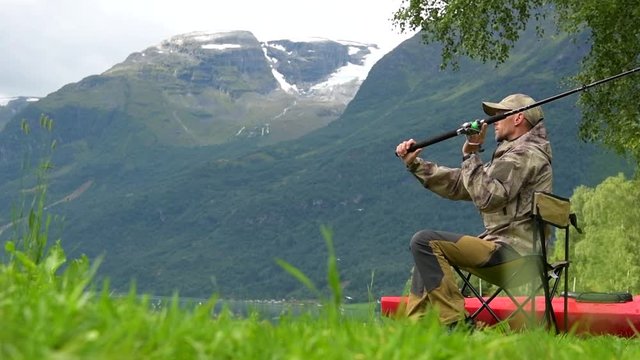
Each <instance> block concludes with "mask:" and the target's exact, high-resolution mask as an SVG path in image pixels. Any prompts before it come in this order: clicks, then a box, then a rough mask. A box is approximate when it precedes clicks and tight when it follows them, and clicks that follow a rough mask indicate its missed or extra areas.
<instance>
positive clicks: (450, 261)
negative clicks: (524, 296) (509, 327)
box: [407, 230, 520, 324]
mask: <svg viewBox="0 0 640 360" xmlns="http://www.w3.org/2000/svg"><path fill="white" fill-rule="evenodd" d="M410 247H411V254H412V255H413V259H414V262H415V266H414V269H413V276H412V280H411V294H410V297H409V304H408V305H407V315H409V316H411V317H419V316H421V315H422V314H423V313H424V311H425V310H426V309H427V307H428V306H433V307H436V308H437V309H438V312H439V315H440V321H441V322H442V323H443V324H449V323H452V322H455V321H458V320H461V319H463V318H464V317H465V316H466V312H465V309H464V297H463V296H462V294H461V293H460V290H459V289H458V284H457V282H456V280H455V276H454V273H453V270H452V269H451V265H455V266H457V267H459V268H479V267H483V266H492V265H497V264H500V263H503V262H505V261H509V260H511V259H514V258H516V257H518V256H520V255H519V254H518V253H517V252H516V251H515V250H513V249H512V248H511V247H510V246H508V245H506V244H502V243H496V242H493V241H487V240H483V239H481V238H478V237H475V236H469V235H462V234H456V233H451V232H446V231H433V230H422V231H419V232H417V233H416V234H415V235H414V236H413V237H412V238H411V244H410Z"/></svg>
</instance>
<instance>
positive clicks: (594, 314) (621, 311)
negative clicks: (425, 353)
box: [380, 294, 640, 337]
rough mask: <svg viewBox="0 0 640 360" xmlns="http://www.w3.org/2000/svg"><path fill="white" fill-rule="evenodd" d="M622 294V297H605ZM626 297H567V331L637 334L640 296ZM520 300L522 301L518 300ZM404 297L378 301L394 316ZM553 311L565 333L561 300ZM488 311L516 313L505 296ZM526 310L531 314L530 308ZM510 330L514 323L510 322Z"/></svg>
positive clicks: (539, 308) (473, 306)
mask: <svg viewBox="0 0 640 360" xmlns="http://www.w3.org/2000/svg"><path fill="white" fill-rule="evenodd" d="M607 295H621V294H607ZM624 295H626V296H609V297H605V296H570V297H569V298H568V299H567V300H568V307H567V310H568V311H567V313H568V317H567V329H569V330H571V331H573V332H574V333H576V334H593V335H602V334H610V335H616V336H623V337H634V336H637V335H640V295H636V296H635V297H632V296H631V295H629V294H624ZM519 300H520V301H521V300H522V298H520V299H519ZM406 301H407V298H406V297H401V296H383V297H382V298H381V304H380V305H381V312H382V314H383V315H385V316H389V315H392V314H394V313H395V312H396V311H397V309H398V306H399V305H400V304H401V303H402V302H406ZM552 303H553V310H554V312H555V314H556V319H557V321H558V327H559V329H560V331H567V329H565V326H564V321H563V319H564V318H563V309H564V298H563V297H555V298H553V301H552ZM481 306H482V303H481V302H480V301H479V300H478V299H476V298H467V299H466V300H465V307H466V309H467V311H468V312H469V313H470V314H472V313H474V312H475V311H476V310H477V309H479V308H480V307H481ZM490 306H491V309H492V310H493V311H494V312H495V313H496V315H498V316H499V317H500V318H506V317H507V316H508V315H509V314H511V313H512V312H513V311H514V310H515V305H514V304H513V302H512V301H511V299H509V298H508V297H496V298H495V299H493V301H491V303H490ZM525 309H527V310H528V311H531V307H530V306H525ZM535 310H536V313H537V315H538V316H539V317H542V316H543V311H544V297H542V296H538V297H536V303H535ZM476 320H477V321H481V322H484V323H486V324H489V325H492V324H495V323H496V320H495V319H494V318H493V317H492V316H491V314H489V312H487V310H486V309H483V310H482V311H481V312H480V313H479V314H478V316H477V317H476ZM510 325H511V326H512V328H513V327H516V328H517V327H518V325H517V324H514V323H510Z"/></svg>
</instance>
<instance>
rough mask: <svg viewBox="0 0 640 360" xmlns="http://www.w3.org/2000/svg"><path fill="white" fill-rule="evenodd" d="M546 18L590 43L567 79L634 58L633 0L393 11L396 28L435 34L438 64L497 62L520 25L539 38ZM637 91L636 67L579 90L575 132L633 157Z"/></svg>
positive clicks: (579, 80)
mask: <svg viewBox="0 0 640 360" xmlns="http://www.w3.org/2000/svg"><path fill="white" fill-rule="evenodd" d="M546 19H551V20H553V21H554V22H555V24H556V27H557V29H558V30H557V31H561V32H566V33H568V34H570V35H572V37H573V38H574V40H575V41H576V42H577V41H584V40H581V39H584V38H586V39H587V40H586V41H587V42H588V43H589V44H590V49H591V50H590V52H589V53H588V54H587V55H586V56H585V58H584V59H583V61H582V64H581V70H580V71H579V73H578V74H576V75H575V76H574V77H573V78H572V79H571V80H572V81H573V82H575V83H576V84H580V85H581V84H587V83H591V82H593V81H596V80H600V79H602V78H605V77H608V76H612V75H615V74H618V73H620V72H623V71H625V70H629V69H632V68H636V67H638V66H639V65H640V26H638V25H637V23H638V19H640V2H637V1H634V0H610V1H600V0H403V3H402V5H401V7H400V9H398V10H397V11H396V12H395V14H394V16H393V21H394V25H395V26H396V27H398V28H399V29H400V31H401V32H404V31H407V30H412V31H415V30H418V29H420V30H421V34H422V38H423V41H424V42H425V43H431V42H440V43H441V44H442V46H443V48H442V66H443V67H446V66H449V65H450V66H452V67H453V68H454V69H455V68H456V67H457V60H458V58H459V57H461V56H467V57H470V58H472V59H476V60H481V61H483V62H487V61H492V62H495V63H496V66H498V65H500V64H501V63H503V62H504V61H506V59H507V58H508V57H509V52H510V50H511V49H512V48H513V46H514V45H515V43H516V42H517V41H518V39H519V38H520V34H521V33H522V32H523V31H524V30H525V29H526V28H527V26H531V25H532V24H535V26H536V33H537V35H538V36H539V37H540V38H544V37H545V36H546V34H545V31H544V26H543V25H544V21H546ZM585 34H586V35H587V36H586V37H582V35H585ZM639 93H640V75H639V74H637V73H636V74H635V75H631V76H626V77H623V78H620V79H617V80H615V81H612V82H609V83H607V84H605V85H601V86H597V87H594V88H592V89H591V90H588V91H584V92H581V93H580V98H579V101H578V102H579V104H580V106H581V108H582V111H583V119H582V122H581V124H580V130H579V131H580V137H581V138H582V139H583V140H584V141H588V142H598V143H602V144H604V145H605V146H606V147H608V148H610V149H613V150H614V151H615V152H616V153H618V154H623V155H627V156H630V157H632V158H633V159H634V160H635V162H636V164H640V136H639V135H640V101H638V100H637V96H638V94H639Z"/></svg>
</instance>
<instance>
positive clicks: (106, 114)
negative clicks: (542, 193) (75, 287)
mask: <svg viewBox="0 0 640 360" xmlns="http://www.w3.org/2000/svg"><path fill="white" fill-rule="evenodd" d="M198 36H199V35H198ZM198 36H188V37H187V38H188V39H191V40H188V41H186V40H180V38H174V39H172V40H171V41H169V42H168V43H163V45H161V46H159V47H153V48H150V49H147V50H145V51H144V52H142V53H139V54H133V55H131V56H130V57H129V58H128V59H127V60H126V61H125V62H124V63H122V64H119V65H116V66H114V67H113V68H112V69H110V70H109V71H107V72H106V73H104V74H102V75H100V76H95V77H90V78H87V79H84V80H82V81H80V82H79V83H77V84H70V85H68V86H65V87H64V88H62V89H60V90H59V91H58V92H56V93H54V94H51V95H49V96H47V97H46V98H44V99H42V100H41V101H39V102H38V103H36V104H32V105H30V106H29V107H27V108H26V109H25V110H24V111H23V112H22V113H21V114H19V116H17V117H15V118H14V119H13V120H12V121H11V122H10V123H9V124H8V125H7V126H6V128H5V130H4V131H3V132H2V133H0V144H2V145H0V146H1V147H0V156H3V158H2V160H3V161H2V162H0V176H3V177H2V178H1V179H2V184H3V185H2V187H0V189H1V190H2V191H1V192H0V194H5V195H3V196H4V197H3V198H2V201H3V203H5V204H9V203H11V202H12V201H13V202H15V201H16V200H15V199H12V198H9V197H8V196H7V195H6V194H15V193H17V191H16V188H17V187H20V186H21V188H28V187H29V186H32V185H34V184H32V183H29V182H28V181H24V180H23V181H19V180H18V179H17V177H16V176H15V175H16V172H17V171H18V167H16V166H15V161H13V162H12V161H11V160H12V158H11V157H10V156H9V155H8V154H18V153H19V152H20V151H25V144H26V145H28V146H27V148H28V147H29V146H31V148H34V147H35V145H33V141H34V140H33V139H38V140H40V141H41V140H42V139H51V138H54V139H56V140H57V141H58V142H59V143H60V144H62V145H60V147H59V148H58V149H56V152H55V154H54V164H56V168H55V169H54V170H53V171H52V173H51V176H50V191H49V199H50V201H49V204H50V205H49V206H48V209H49V211H50V212H51V213H53V214H55V215H58V216H59V217H60V218H64V221H63V222H62V223H63V226H62V228H55V229H52V232H55V233H56V234H57V233H59V234H60V235H59V236H60V237H62V239H63V244H64V246H65V248H66V249H67V250H68V252H69V253H70V255H71V256H73V255H77V254H80V253H86V254H88V255H89V256H90V257H97V256H100V255H104V261H103V263H102V266H101V275H103V276H109V277H110V278H111V284H112V287H113V288H114V289H115V290H116V291H126V290H127V289H128V287H129V283H130V281H131V279H135V281H136V284H137V286H138V288H139V289H140V290H141V291H146V292H152V293H155V294H159V295H167V294H170V293H171V292H172V291H174V290H177V291H179V292H180V294H182V295H185V296H209V295H211V294H213V293H218V294H220V296H222V297H223V298H245V299H246V298H283V297H298V298H301V297H306V296H309V294H308V293H307V292H305V290H304V287H303V286H302V285H301V284H300V283H298V282H297V281H296V280H295V279H293V278H292V277H291V276H290V275H289V274H288V273H286V272H285V271H284V270H283V269H281V268H280V267H279V266H278V265H277V264H276V262H275V259H278V258H279V259H284V260H285V261H288V262H290V263H291V264H293V265H294V266H296V267H298V268H299V269H300V270H301V271H303V272H304V273H305V274H307V275H308V276H309V277H310V278H311V279H312V280H313V281H314V282H316V283H317V284H318V285H319V286H323V285H325V284H326V280H325V274H326V271H325V268H326V255H327V251H326V247H325V243H324V241H323V239H322V237H321V233H320V230H319V229H320V226H321V225H327V226H329V227H330V228H332V229H333V241H334V243H335V250H336V253H337V256H338V266H339V269H340V270H341V278H342V281H343V283H342V285H343V287H344V291H345V294H346V295H348V296H350V297H353V298H355V299H358V300H364V299H367V295H368V293H371V294H372V295H373V296H379V295H380V294H383V293H399V292H401V291H402V288H403V286H404V283H405V281H406V279H407V277H408V275H409V271H410V269H411V259H410V254H409V252H408V242H409V239H410V237H411V236H412V234H413V233H414V232H416V231H418V230H420V229H422V228H434V229H442V230H449V231H459V232H468V233H479V232H480V231H481V222H480V219H479V217H478V215H477V214H476V212H475V210H474V209H473V207H472V206H471V205H470V204H468V203H463V202H452V201H447V200H443V199H440V198H438V197H437V196H435V195H433V194H431V193H429V192H428V191H426V190H424V189H422V188H421V187H420V186H419V184H418V183H417V182H416V181H415V179H414V178H413V177H412V176H411V175H410V174H408V173H407V172H406V170H404V166H402V164H401V163H400V161H399V160H398V159H397V158H396V157H395V156H394V155H393V151H394V149H395V146H396V144H397V143H398V142H400V141H402V140H404V139H406V138H409V137H414V138H416V139H422V138H426V137H430V136H433V135H436V134H439V133H442V132H444V131H449V130H452V129H454V128H456V127H457V126H459V125H460V124H461V123H462V122H464V121H468V120H471V119H474V118H480V117H483V116H484V115H483V113H482V110H481V107H480V104H481V101H484V100H492V101H499V100H500V99H501V98H503V97H504V96H506V95H507V94H510V93H515V92H524V93H527V94H529V95H531V96H533V97H534V98H536V99H541V98H544V97H548V96H551V95H554V94H556V93H558V92H560V91H563V90H566V86H565V85H564V84H563V83H562V81H561V79H563V78H566V77H567V76H569V75H571V74H574V73H575V72H576V70H577V68H578V66H579V63H580V60H581V59H582V56H583V55H584V52H585V49H582V48H580V47H579V44H582V43H581V42H577V43H574V42H572V41H571V39H569V38H567V37H563V36H557V37H554V38H553V39H552V40H545V41H544V42H541V41H539V40H537V39H536V37H535V35H534V32H533V31H531V32H527V33H526V34H525V36H524V37H523V39H522V40H521V41H520V42H519V44H518V45H517V46H516V48H515V49H514V52H513V55H512V57H511V59H510V60H509V61H508V62H507V63H505V64H503V65H502V66H500V67H498V68H495V67H494V66H493V65H491V64H480V63H476V62H472V61H468V60H464V59H463V60H462V61H461V63H460V68H459V70H457V71H452V70H442V69H441V68H440V47H439V46H438V45H437V44H436V45H429V46H426V45H424V44H423V43H422V42H421V41H420V37H419V36H416V37H414V38H411V39H409V40H407V41H405V42H404V43H403V44H401V45H400V46H398V47H397V48H396V49H394V50H393V51H392V52H390V53H388V54H387V55H385V56H384V57H383V58H381V59H380V60H379V61H378V62H377V63H376V64H375V65H374V66H373V68H372V69H371V72H370V73H369V75H368V76H367V77H366V80H364V82H363V83H362V84H361V85H360V86H359V88H358V91H357V93H356V94H355V96H354V97H353V99H352V100H351V101H350V102H349V103H348V105H347V106H346V108H345V109H344V111H343V112H341V113H340V112H337V113H336V114H335V117H336V119H335V120H333V121H327V122H326V123H325V124H323V125H322V126H320V125H319V126H318V127H317V128H316V130H314V131H310V132H304V131H303V132H301V133H300V136H290V137H288V136H285V137H283V138H282V139H283V141H280V142H277V143H273V144H268V143H259V142H257V140H256V139H255V137H254V138H244V139H237V138H235V134H236V133H238V132H239V129H240V128H241V126H245V127H246V128H248V125H245V124H249V122H248V121H249V120H247V119H253V121H254V122H253V123H252V124H253V125H252V126H258V125H259V124H260V122H259V121H258V116H257V115H255V116H254V117H252V116H253V115H252V114H269V115H268V116H264V117H263V120H264V118H269V121H272V117H271V115H272V114H274V113H276V112H277V111H272V112H270V111H271V110H272V108H270V107H268V106H267V105H265V104H269V103H270V102H269V101H267V100H266V99H267V98H270V99H272V100H271V101H274V102H277V101H276V100H273V99H274V98H277V99H280V98H287V99H293V98H296V99H303V98H305V97H306V96H309V94H310V93H313V92H314V91H315V90H319V86H318V84H321V83H322V82H327V81H329V80H328V77H327V75H328V74H331V73H332V72H335V70H336V66H337V65H332V66H329V67H328V68H326V69H325V68H324V67H323V66H324V65H322V66H321V65H319V64H326V63H327V60H326V59H334V60H335V59H337V57H338V55H337V52H340V53H341V54H343V55H339V56H344V51H347V55H349V54H351V55H349V56H355V57H356V58H357V57H361V56H363V55H362V54H363V53H361V54H360V55H358V52H357V51H356V50H354V49H352V50H348V49H349V47H350V45H344V44H342V45H340V46H339V45H336V44H330V45H326V44H324V45H320V44H313V43H309V44H300V43H293V42H287V41H284V40H283V41H281V42H278V43H273V44H272V43H269V44H270V45H266V44H257V42H253V40H252V39H251V37H250V36H248V34H247V33H233V36H232V38H233V40H229V39H226V38H224V37H223V38H222V39H221V38H219V37H214V38H215V39H211V38H207V39H206V40H205V39H200V38H198ZM225 36H226V35H225ZM241 39H243V40H241ZM245 40H246V44H248V45H244V44H245V43H244V42H243V41H245ZM191 41H193V42H194V43H193V44H192V43H191ZM196 42H197V44H199V45H197V44H196ZM208 44H210V45H208ZM251 44H253V45H251ZM256 44H257V45H256ZM296 44H297V45H296ZM576 44H578V45H576ZM231 45H238V46H240V48H238V47H236V46H231ZM203 46H205V47H203ZM309 46H319V47H316V48H314V51H306V52H305V51H303V50H301V49H307V47H309ZM341 46H347V47H344V48H342V50H337V49H340V48H341ZM229 49H235V50H234V51H232V52H228V50H229ZM239 49H246V51H247V53H242V54H240V53H236V50H237V51H240V50H239ZM283 49H286V50H283ZM296 49H297V50H296ZM331 49H333V50H331ZM205 50H207V51H205ZM209 51H211V53H210V52H209ZM214 51H221V53H219V54H218V53H217V52H216V53H213V52H214ZM243 51H244V50H243ZM260 51H261V52H262V54H263V55H262V57H261V58H260V56H258V53H259V52H260ZM350 51H351V52H350ZM265 53H266V56H264V54H265ZM167 54H168V55H167ZM300 54H307V55H306V56H310V58H305V59H307V60H302V59H303V58H300V56H302V55H300ZM319 54H325V55H322V56H321V55H319ZM165 55H166V56H165ZM320 58H322V59H324V60H318V61H319V63H318V65H317V66H313V67H310V68H307V67H306V65H307V63H308V62H309V61H311V60H309V59H320ZM242 59H244V60H242ZM250 59H253V60H250ZM258 59H263V60H264V59H266V60H264V61H263V60H258ZM274 59H277V61H276V60H274ZM285 59H287V60H285ZM296 59H301V60H299V62H297V60H296ZM345 59H346V58H345ZM350 59H352V58H350ZM254 60H255V61H254ZM349 61H353V62H355V63H357V60H356V59H352V60H349ZM333 63H334V64H344V62H341V61H338V60H335V61H334V62H333ZM285 64H286V65H285ZM346 66H350V65H346ZM316 67H320V69H317V68H316ZM261 69H262V70H261ZM265 69H266V70H265ZM330 69H333V70H330ZM274 71H275V72H277V73H278V74H281V77H280V75H273V74H274ZM212 74H213V75H212ZM264 74H267V75H268V74H272V75H273V76H272V77H271V78H270V77H269V76H267V75H264ZM321 74H324V75H321ZM209 75H211V76H209ZM319 79H322V80H319ZM284 83H286V84H289V85H290V86H286V85H284V86H283V84H284ZM143 85H144V86H143ZM274 94H278V95H274ZM274 96H275V97H274ZM317 96H319V95H317ZM322 96H329V95H327V93H326V92H325V93H324V95H322ZM159 99H162V101H159ZM324 101H328V100H324ZM575 101H576V99H575V98H566V99H563V100H558V101H555V102H553V103H550V104H547V105H545V106H544V110H545V114H546V120H545V121H546V122H547V127H548V129H549V131H550V137H551V142H552V147H553V154H554V163H553V165H554V182H555V189H554V192H555V193H557V194H559V195H563V196H570V195H571V192H572V190H573V189H574V188H575V187H576V186H578V185H581V184H584V185H594V184H597V183H599V182H600V181H602V179H604V178H605V177H606V176H608V175H613V174H615V173H617V172H618V171H624V170H626V171H630V167H629V166H628V164H626V163H625V162H624V161H623V160H622V159H619V158H616V157H614V156H612V155H610V154H608V153H607V152H605V151H603V150H602V149H599V148H597V147H595V146H593V145H587V144H583V143H581V142H580V141H579V140H578V139H577V137H576V134H577V124H578V123H579V121H580V113H579V111H578V109H577V108H576V107H575ZM329 102H330V101H329ZM285 103H286V101H285V102H283V103H279V104H280V105H279V109H280V110H279V111H280V112H282V109H283V108H282V106H283V104H285ZM318 103H323V101H320V100H318ZM169 104H171V105H169ZM176 104H178V105H176ZM238 104H241V105H240V107H242V106H244V107H245V111H244V112H243V114H245V115H246V117H234V116H231V115H229V116H227V115H225V114H226V113H224V111H223V112H220V113H217V114H219V115H217V117H216V118H215V119H214V120H207V119H209V116H210V115H208V111H212V110H203V109H220V108H223V110H225V109H228V108H229V107H230V108H233V109H236V110H234V111H240V110H237V109H238V108H237V107H236V106H239V105H238ZM36 105H37V106H36ZM151 105H153V106H151ZM225 106H229V107H225ZM254 106H255V107H254ZM265 106H267V107H265ZM318 106H320V105H318ZM167 109H174V110H167ZM249 109H251V110H249ZM45 110H51V112H50V115H51V116H52V118H53V119H54V121H55V129H56V130H55V131H54V133H53V134H50V135H46V134H44V135H38V134H37V131H35V130H34V131H33V133H32V134H31V135H30V136H29V137H27V138H26V139H28V140H25V137H24V136H21V135H20V132H19V123H20V121H19V119H21V118H27V119H30V121H33V120H34V119H35V118H36V117H37V116H39V114H40V113H41V112H47V111H45ZM232 112H233V111H231V110H229V111H228V113H232ZM174 113H175V114H176V115H177V117H178V118H179V119H180V120H181V121H182V123H183V124H184V125H185V127H186V128H187V129H198V131H193V134H194V135H195V136H197V139H198V140H199V141H198V142H196V141H189V137H188V136H187V135H188V134H187V133H188V132H187V131H186V130H185V129H184V128H183V127H182V126H176V125H179V124H177V120H176V119H175V118H174V117H173V114H174ZM197 114H200V115H197ZM205 114H206V115H205ZM287 114H289V111H287ZM316 114H317V113H316ZM338 114H340V115H339V116H338ZM308 117H310V118H312V119H311V120H309V118H308ZM198 119H199V121H200V123H198V121H197V120H198ZM291 119H293V117H292V118H291ZM316 120H317V117H314V115H309V113H305V114H304V115H303V114H299V118H297V119H296V121H300V122H305V121H310V122H314V121H316ZM221 124H225V125H224V126H222V125H221ZM270 124H275V123H273V122H270ZM231 125H233V126H231ZM288 125H289V124H287V126H285V125H284V123H283V124H282V126H283V129H285V128H287V127H288ZM172 126H173V127H172ZM225 126H227V127H228V128H229V130H224V129H225ZM209 127H211V128H215V129H216V130H215V131H214V130H210V128H209ZM273 127H275V125H273ZM33 128H34V129H35V128H37V124H34V125H33ZM171 129H173V130H171ZM171 131H173V132H171ZM283 131H286V130H283ZM214 132H215V133H216V134H218V133H224V136H219V137H216V136H214ZM302 133H304V134H302ZM46 136H50V138H47V137H46ZM489 136H492V135H491V134H489ZM285 138H288V139H287V140H286V141H284V139H285ZM172 139H174V140H173V141H172ZM176 139H177V140H176ZM192 140H193V139H192ZM461 141H462V139H452V140H449V141H447V142H443V143H440V144H436V145H433V146H431V147H429V148H427V149H425V151H424V152H423V154H424V156H425V157H428V158H431V159H433V160H436V161H438V162H440V163H442V164H445V165H448V166H458V165H459V164H460V146H461ZM196 143H199V144H201V145H199V146H195V144H196ZM20 145H22V147H21V146H20ZM492 147H493V146H492V145H491V144H488V146H487V151H486V152H485V154H484V155H483V156H484V158H485V160H486V159H488V158H489V156H490V153H491V150H493V149H492ZM12 164H13V165H12ZM12 166H13V167H12ZM2 174H4V175H2ZM11 175H12V176H13V177H11ZM27 180H29V181H33V180H30V179H27ZM3 220H5V222H7V221H9V219H6V218H5V219H3ZM56 236H57V235H56ZM52 237H53V235H52Z"/></svg>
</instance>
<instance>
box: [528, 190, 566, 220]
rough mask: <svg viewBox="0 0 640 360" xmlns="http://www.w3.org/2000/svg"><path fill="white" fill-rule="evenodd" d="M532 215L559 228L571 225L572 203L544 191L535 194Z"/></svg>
mask: <svg viewBox="0 0 640 360" xmlns="http://www.w3.org/2000/svg"><path fill="white" fill-rule="evenodd" d="M531 204H532V209H531V213H532V214H533V216H535V217H537V218H538V219H539V220H542V221H544V222H547V223H549V224H551V225H554V226H556V227H559V228H567V227H568V226H569V225H570V215H571V202H570V201H569V199H566V198H563V197H560V196H557V195H553V194H549V193H546V192H542V191H536V192H535V193H533V201H532V202H531Z"/></svg>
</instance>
